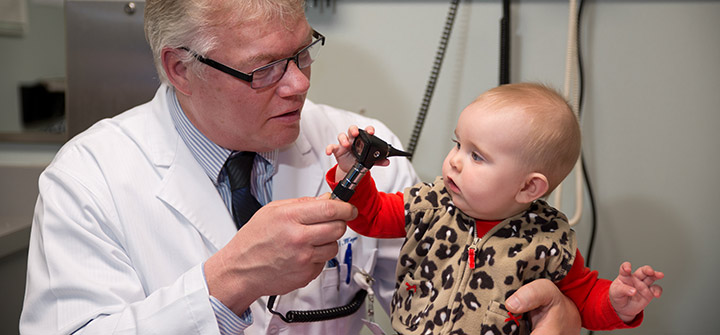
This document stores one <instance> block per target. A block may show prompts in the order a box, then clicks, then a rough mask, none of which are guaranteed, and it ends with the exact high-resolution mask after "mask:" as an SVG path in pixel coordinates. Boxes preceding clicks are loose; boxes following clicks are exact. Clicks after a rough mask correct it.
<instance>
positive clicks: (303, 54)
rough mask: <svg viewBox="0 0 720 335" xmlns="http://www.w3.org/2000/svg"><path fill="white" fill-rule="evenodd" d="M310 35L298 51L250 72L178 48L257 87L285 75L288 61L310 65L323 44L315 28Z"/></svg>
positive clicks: (301, 67) (304, 66)
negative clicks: (307, 43) (307, 41)
mask: <svg viewBox="0 0 720 335" xmlns="http://www.w3.org/2000/svg"><path fill="white" fill-rule="evenodd" d="M312 37H313V39H314V41H312V43H310V45H308V46H306V47H304V48H303V49H302V50H300V51H298V53H296V54H295V55H293V56H290V57H287V58H283V59H278V60H276V61H274V62H272V63H270V64H267V65H265V66H261V67H259V68H257V69H255V70H252V72H250V73H244V72H240V71H238V70H235V69H233V68H231V67H229V66H227V65H224V64H222V63H220V62H218V61H215V60H212V59H210V58H207V57H204V56H201V55H198V54H197V53H195V52H194V51H191V50H190V49H188V48H186V47H180V49H183V50H185V51H187V52H190V53H191V54H192V55H193V57H195V59H197V60H198V61H200V62H201V63H203V64H205V65H207V66H210V67H212V68H214V69H216V70H219V71H222V72H225V73H227V74H229V75H231V76H233V77H235V78H238V79H240V80H244V81H247V82H249V83H250V87H252V88H255V89H258V88H263V87H267V86H270V85H272V84H275V83H277V82H278V81H280V79H281V78H282V77H283V75H285V71H287V67H288V64H289V63H290V61H294V62H295V64H296V65H297V67H298V68H299V69H304V68H306V67H308V66H310V64H312V63H313V62H314V61H315V59H316V58H317V56H318V54H319V53H320V47H321V46H323V45H325V36H323V35H322V34H320V33H318V32H317V31H315V29H313V32H312Z"/></svg>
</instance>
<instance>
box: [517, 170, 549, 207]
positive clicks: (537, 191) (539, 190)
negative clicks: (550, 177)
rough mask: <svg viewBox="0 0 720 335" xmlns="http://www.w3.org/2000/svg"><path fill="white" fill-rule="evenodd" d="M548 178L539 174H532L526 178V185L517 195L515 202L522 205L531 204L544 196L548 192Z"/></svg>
mask: <svg viewBox="0 0 720 335" xmlns="http://www.w3.org/2000/svg"><path fill="white" fill-rule="evenodd" d="M548 187H549V185H548V181H547V177H545V175H544V174H542V173H539V172H532V173H530V174H528V176H527V178H525V183H524V184H523V186H522V187H521V188H520V190H519V191H518V193H517V194H516V195H515V200H516V201H517V202H518V203H521V204H529V203H531V202H533V201H535V200H537V199H539V198H540V197H542V196H543V195H545V192H547V190H548Z"/></svg>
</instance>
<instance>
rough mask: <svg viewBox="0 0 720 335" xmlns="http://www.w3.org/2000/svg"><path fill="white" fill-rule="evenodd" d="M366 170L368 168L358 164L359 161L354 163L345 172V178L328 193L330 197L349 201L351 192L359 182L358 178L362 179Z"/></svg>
mask: <svg viewBox="0 0 720 335" xmlns="http://www.w3.org/2000/svg"><path fill="white" fill-rule="evenodd" d="M367 172H368V168H366V167H365V166H363V165H362V164H360V162H358V163H355V165H353V167H352V168H351V169H350V171H348V172H347V174H346V175H345V178H343V180H342V181H340V183H339V184H337V186H335V189H333V193H332V194H331V195H330V199H340V200H342V201H345V202H347V201H349V200H350V198H351V197H352V195H353V193H355V188H356V187H357V185H358V183H359V182H360V179H362V177H364V176H365V174H366V173H367Z"/></svg>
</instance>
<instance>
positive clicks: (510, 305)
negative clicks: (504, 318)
mask: <svg viewBox="0 0 720 335" xmlns="http://www.w3.org/2000/svg"><path fill="white" fill-rule="evenodd" d="M505 306H506V307H507V309H508V311H510V312H512V313H513V314H521V313H526V312H529V313H530V318H531V320H532V324H533V331H532V333H531V334H532V335H558V334H559V335H570V334H572V335H577V334H579V333H580V326H581V320H580V313H579V312H578V310H577V307H575V304H574V303H573V302H572V300H570V298H568V297H566V296H565V295H564V294H562V292H560V290H559V289H558V288H557V286H555V284H553V283H552V282H551V281H550V280H547V279H538V280H535V281H533V282H531V283H529V284H526V285H524V286H522V287H521V288H520V289H519V290H517V292H515V293H514V294H513V295H511V296H510V297H509V298H508V299H507V300H506V301H505Z"/></svg>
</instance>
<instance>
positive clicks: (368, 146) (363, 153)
mask: <svg viewBox="0 0 720 335" xmlns="http://www.w3.org/2000/svg"><path fill="white" fill-rule="evenodd" d="M358 130H360V134H359V135H358V136H357V137H356V138H355V141H353V145H352V153H353V155H354V156H355V159H357V162H356V163H355V165H353V167H352V168H351V169H350V170H349V171H348V172H347V174H346V175H345V178H343V180H342V181H340V183H339V184H338V185H337V186H335V189H334V190H333V193H332V194H331V195H330V198H331V199H340V200H343V201H348V200H350V197H352V195H353V193H355V187H357V185H358V183H359V182H360V179H362V177H364V176H365V174H366V173H367V172H368V170H370V168H371V167H373V165H375V162H378V161H381V160H383V159H386V158H388V157H390V156H406V157H409V156H412V154H410V153H407V152H405V151H402V150H398V149H395V148H393V147H392V146H391V145H390V144H388V143H387V142H385V141H383V140H381V139H380V138H378V137H377V136H375V135H370V134H368V133H367V132H366V131H364V130H362V129H358Z"/></svg>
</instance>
